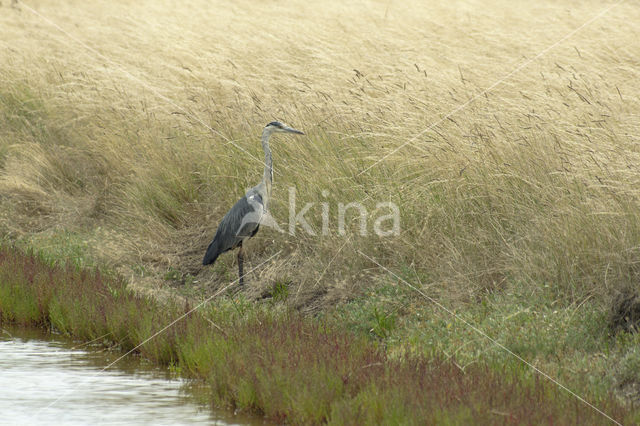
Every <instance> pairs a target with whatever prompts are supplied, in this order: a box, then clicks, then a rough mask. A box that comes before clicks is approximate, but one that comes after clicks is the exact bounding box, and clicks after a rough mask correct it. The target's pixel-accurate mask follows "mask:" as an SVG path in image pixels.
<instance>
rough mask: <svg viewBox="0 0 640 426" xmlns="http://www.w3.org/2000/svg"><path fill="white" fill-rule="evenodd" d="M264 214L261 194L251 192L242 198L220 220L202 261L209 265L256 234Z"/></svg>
mask: <svg viewBox="0 0 640 426" xmlns="http://www.w3.org/2000/svg"><path fill="white" fill-rule="evenodd" d="M263 215H264V205H263V203H262V197H261V196H260V194H258V193H251V192H249V193H247V195H245V196H244V197H242V198H240V199H239V200H238V202H236V203H235V204H234V205H233V207H231V210H229V211H228V212H227V214H226V215H224V217H223V218H222V221H220V225H218V230H217V231H216V235H215V237H213V241H212V242H211V244H209V248H207V253H206V254H205V256H204V259H203V261H202V263H203V264H205V265H207V264H210V263H213V262H215V260H216V258H217V257H218V256H219V255H220V254H222V253H224V252H225V251H228V250H231V249H233V248H235V247H237V246H238V244H240V243H241V242H242V240H244V239H246V238H249V237H252V236H254V235H255V233H256V232H258V227H259V225H260V221H261V220H262V217H263Z"/></svg>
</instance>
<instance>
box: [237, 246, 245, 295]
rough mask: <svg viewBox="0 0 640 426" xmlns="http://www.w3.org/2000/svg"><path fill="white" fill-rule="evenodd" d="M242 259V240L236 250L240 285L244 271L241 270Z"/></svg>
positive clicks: (242, 281) (242, 282)
mask: <svg viewBox="0 0 640 426" xmlns="http://www.w3.org/2000/svg"><path fill="white" fill-rule="evenodd" d="M243 261H244V253H243V252H242V242H241V243H240V249H239V250H238V276H239V277H240V285H244V272H243V271H242V263H243Z"/></svg>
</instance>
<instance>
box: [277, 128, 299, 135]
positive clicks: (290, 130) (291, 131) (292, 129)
mask: <svg viewBox="0 0 640 426" xmlns="http://www.w3.org/2000/svg"><path fill="white" fill-rule="evenodd" d="M282 130H284V131H285V132H288V133H295V134H296V135H304V132H301V131H300V130H296V129H294V128H293V127H287V126H285V127H283V128H282Z"/></svg>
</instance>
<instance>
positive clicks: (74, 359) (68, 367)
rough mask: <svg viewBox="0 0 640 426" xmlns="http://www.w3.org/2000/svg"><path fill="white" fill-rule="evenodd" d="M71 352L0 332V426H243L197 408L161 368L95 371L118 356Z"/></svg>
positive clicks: (36, 335)
mask: <svg viewBox="0 0 640 426" xmlns="http://www.w3.org/2000/svg"><path fill="white" fill-rule="evenodd" d="M77 346H78V345H77V344H76V345H75V346H74V344H73V342H70V341H69V340H65V339H62V338H60V337H52V336H49V335H43V334H42V333H40V332H38V331H35V330H28V329H18V328H9V329H8V328H7V327H3V328H2V334H1V335H0V413H1V414H0V424H28V425H36V424H41V425H51V424H65V425H76V424H77V425H86V424H123V425H124V424H126V425H142V424H153V425H176V424H188V425H200V424H219V425H227V424H247V422H245V421H244V419H237V418H229V416H226V418H225V415H224V413H221V414H220V415H219V416H217V415H216V413H213V412H212V411H211V410H210V409H209V408H208V407H203V406H200V405H198V404H196V403H195V401H194V398H193V396H190V395H189V394H186V393H185V392H183V389H184V381H183V380H180V379H176V378H171V377H169V374H168V372H167V371H166V370H165V371H162V370H160V369H156V368H152V367H150V366H148V365H145V364H144V363H142V362H140V361H139V360H136V359H130V358H127V359H124V360H122V361H119V362H118V364H117V365H116V366H114V367H111V368H110V369H109V370H106V371H103V372H101V370H102V369H103V368H104V366H106V365H107V364H108V363H109V362H110V361H113V360H114V359H115V358H116V357H117V356H119V354H114V353H111V354H109V353H105V352H102V351H97V350H83V349H77V348H76V347H77ZM51 404H53V405H51ZM250 423H255V422H250Z"/></svg>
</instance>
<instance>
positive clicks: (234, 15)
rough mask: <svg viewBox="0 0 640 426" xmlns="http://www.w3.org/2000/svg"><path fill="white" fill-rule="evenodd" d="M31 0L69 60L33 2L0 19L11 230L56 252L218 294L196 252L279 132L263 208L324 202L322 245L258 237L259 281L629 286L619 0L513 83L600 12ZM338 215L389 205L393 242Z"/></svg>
mask: <svg viewBox="0 0 640 426" xmlns="http://www.w3.org/2000/svg"><path fill="white" fill-rule="evenodd" d="M26 4H27V5H28V6H32V7H34V8H35V9H36V10H37V11H38V13H40V14H42V15H43V16H45V17H47V18H49V19H51V20H53V21H55V22H56V23H58V24H59V25H60V27H62V28H63V29H64V31H66V32H68V33H69V35H70V36H72V37H73V38H75V39H77V40H80V41H81V42H82V44H84V45H81V44H80V43H78V42H76V41H74V40H72V39H71V38H70V37H69V36H67V35H65V34H62V33H61V32H60V31H58V30H57V29H55V28H54V27H52V26H51V25H49V24H48V23H47V22H46V21H44V20H43V19H42V18H41V17H38V16H36V15H34V14H33V13H31V12H30V11H29V10H28V9H27V7H26V6H24V7H23V8H22V10H21V11H18V10H15V9H9V8H6V7H5V8H3V9H1V11H2V13H1V14H0V49H1V51H2V54H0V76H1V81H0V111H1V114H0V165H1V179H0V185H1V187H2V197H1V198H0V200H1V201H0V212H1V216H0V221H1V222H0V223H1V226H2V229H3V232H4V233H5V235H7V236H8V237H9V238H13V239H18V240H22V241H27V242H28V243H29V242H30V243H34V242H38V243H39V244H40V245H41V246H47V244H51V245H55V244H58V243H57V241H59V239H56V238H57V236H59V235H60V233H63V232H67V233H70V234H71V235H73V236H74V239H73V241H74V242H75V243H78V244H81V246H82V247H83V250H85V251H86V253H87V254H86V255H87V256H88V257H91V258H95V259H99V260H100V261H102V262H107V263H108V264H109V265H111V266H113V267H115V268H119V270H120V271H122V272H124V273H125V274H127V276H129V275H130V276H132V281H133V282H136V283H145V284H144V285H146V286H148V287H150V288H156V287H157V285H156V284H154V283H157V282H158V281H161V278H162V276H163V274H164V273H165V272H166V271H167V270H170V268H174V269H176V270H179V271H182V272H184V273H187V272H189V273H192V274H194V275H196V278H197V279H198V280H199V282H200V283H203V284H204V285H214V284H215V283H216V282H220V281H221V280H224V279H226V278H228V277H229V276H233V272H234V268H235V266H234V264H233V256H226V257H224V258H223V259H221V263H220V265H217V266H216V267H215V268H213V270H204V271H199V270H198V266H197V265H198V263H199V261H200V256H201V255H202V252H203V250H204V248H205V247H206V244H207V243H208V241H209V239H210V238H211V237H212V235H213V233H214V231H215V227H216V225H217V222H218V221H219V220H220V218H221V217H222V215H223V214H224V213H225V211H226V210H227V209H228V208H229V207H230V206H231V205H232V204H233V202H234V201H235V200H236V199H237V198H238V197H239V196H241V195H242V194H243V193H244V191H245V189H246V188H248V187H250V186H253V185H255V184H256V183H257V182H258V181H259V179H260V177H261V172H262V164H261V159H262V152H261V149H260V145H259V143H258V137H259V133H260V131H261V128H262V126H263V125H264V124H265V123H266V122H268V121H271V120H273V119H280V120H283V121H285V122H287V123H289V124H291V125H293V126H295V127H297V128H301V129H303V130H304V131H305V132H306V134H307V136H306V137H305V138H304V139H296V138H286V137H281V138H278V139H274V141H273V143H272V148H273V151H274V162H275V168H276V173H275V179H276V181H275V187H274V194H273V198H274V199H273V202H272V212H273V215H274V216H275V218H276V219H277V220H279V221H280V222H281V223H282V225H283V227H284V228H285V229H286V225H287V223H286V222H287V220H288V201H287V197H288V187H289V186H295V187H296V188H297V203H298V206H302V205H304V204H305V203H306V202H315V203H317V204H316V206H315V210H312V211H311V213H310V214H309V215H307V217H309V218H310V221H311V222H313V223H314V224H315V226H316V227H317V228H318V229H319V227H320V226H321V219H320V205H319V204H318V203H321V202H328V203H329V205H330V208H331V223H330V229H331V233H330V235H327V236H322V237H319V236H310V235H307V234H305V233H303V232H302V230H301V229H300V228H298V232H297V235H296V236H295V237H292V236H289V235H286V234H279V233H277V232H275V231H273V230H269V229H265V230H263V231H262V232H260V233H259V234H258V235H257V236H256V238H255V239H254V240H252V242H251V244H250V248H249V253H250V259H249V261H250V262H258V260H259V259H260V258H263V257H266V256H268V255H271V254H273V253H275V252H276V251H278V250H281V249H282V250H283V254H282V255H281V256H280V257H279V258H278V260H277V261H275V262H274V263H273V264H271V265H269V266H268V267H267V268H266V269H263V270H262V271H261V274H260V275H256V276H254V277H252V278H250V282H252V286H254V287H255V286H260V284H262V285H267V284H270V283H271V282H273V281H274V280H279V281H284V282H291V283H292V285H293V286H294V287H293V289H292V291H291V293H292V294H296V296H299V299H296V300H299V301H300V303H312V300H317V299H316V298H317V296H318V295H323V299H321V300H325V301H334V300H336V299H340V298H342V297H344V296H345V295H348V294H353V292H354V291H357V290H358V289H360V288H362V286H366V285H368V284H370V283H371V282H374V281H376V280H377V279H379V277H380V276H381V274H382V271H378V270H376V269H375V268H373V265H371V264H370V263H369V262H367V261H366V259H364V258H363V257H362V256H360V255H359V254H357V252H356V249H360V250H363V251H365V252H367V253H369V254H371V255H373V256H375V257H376V258H378V259H380V261H381V262H382V263H383V264H385V265H387V266H389V267H392V268H393V269H394V270H399V271H404V273H407V274H412V276H413V274H416V275H417V277H418V278H420V281H421V282H422V284H423V285H424V286H425V287H427V288H428V289H429V291H430V292H432V293H433V294H435V295H440V296H444V297H453V298H461V299H468V298H473V297H474V296H476V295H478V294H479V293H481V292H483V291H492V290H494V289H496V288H499V287H501V286H506V285H509V284H511V283H516V284H517V285H523V286H532V287H534V286H539V285H541V284H542V283H546V284H549V285H552V286H553V287H554V288H556V289H557V292H558V297H559V298H563V299H566V300H570V301H575V300H581V299H582V298H584V297H588V296H590V295H592V294H595V295H603V294H606V293H607V292H608V291H609V290H610V289H611V288H614V287H617V286H621V285H628V284H629V283H633V282H637V280H638V274H639V273H640V269H639V266H638V265H639V262H640V245H639V241H640V225H639V224H640V213H639V211H640V210H639V207H640V201H639V198H638V197H639V195H640V171H639V165H640V153H639V149H638V146H639V145H638V143H639V142H640V140H639V137H638V134H639V127H640V123H639V120H638V113H639V112H640V102H639V98H638V93H639V92H640V83H638V81H640V80H639V79H638V77H639V73H640V72H639V70H640V60H639V58H638V55H637V52H638V51H640V45H639V42H638V40H640V37H639V36H640V34H639V33H640V27H639V26H638V25H635V23H637V22H639V19H640V8H639V7H638V5H636V4H634V3H632V2H627V3H623V4H621V5H618V6H617V7H615V8H614V9H612V10H611V11H610V12H609V13H607V14H606V15H605V16H603V17H602V18H600V19H598V20H596V21H594V22H593V23H592V24H590V25H588V26H586V27H585V28H584V29H582V30H581V31H579V32H578V33H576V34H575V35H573V36H572V37H571V38H569V39H567V40H565V41H562V42H561V43H559V44H558V45H557V46H555V47H554V48H553V49H551V50H549V51H547V52H546V53H545V54H544V55H542V56H541V57H539V58H536V59H535V60H533V61H532V62H531V63H529V64H528V65H527V66H525V67H523V68H522V69H521V70H520V71H519V72H517V73H515V74H513V75H510V73H511V72H512V71H513V70H514V69H517V68H518V67H520V66H521V65H522V64H524V63H525V62H527V61H529V60H531V59H533V58H535V57H536V55H537V54H538V53H540V52H542V51H544V50H545V49H547V48H548V47H549V46H551V45H553V44H554V43H556V42H557V41H558V40H561V39H562V38H563V37H564V36H566V35H567V34H568V33H570V32H571V31H573V30H574V29H575V28H577V27H579V26H580V25H581V24H582V23H584V22H586V21H587V20H589V19H591V18H592V17H594V16H595V15H597V14H598V13H599V12H600V11H601V10H602V9H603V8H604V7H605V6H606V4H603V3H602V2H596V1H587V2H575V1H563V2H560V3H558V2H551V1H548V2H542V3H540V2H535V3H531V2H506V1H501V0H493V1H490V2H488V3H487V2H483V3H482V4H480V3H476V2H472V1H459V2H449V3H447V4H442V3H440V2H432V3H427V4H425V3H423V2H402V3H400V4H399V3H390V2H389V3H385V2H365V1H362V2H357V3H350V4H349V5H345V4H343V3H341V2H334V1H332V2H323V3H322V4H314V3H313V2H312V3H309V2H302V1H282V2H277V3H274V2H255V1H240V2H233V3H223V2H216V3H210V2H204V1H190V2H186V3H181V4H180V5H179V6H177V5H176V4H174V3H171V2H156V1H154V2H126V1H122V2H97V3H95V4H94V3H92V4H91V5H85V4H84V3H82V2H72V1H70V2H67V3H66V4H59V3H58V2H52V1H46V0H45V1H33V2H29V1H27V2H26ZM87 47H90V49H91V50H89V49H87ZM504 77H508V78H507V79H506V80H504V82H502V83H501V84H499V85H497V86H493V85H494V83H496V82H497V81H500V80H501V79H503V78H504ZM488 87H492V90H491V91H489V92H487V93H483V91H484V89H486V88H488ZM471 100H473V102H470V103H469V104H468V105H467V106H466V107H464V108H463V109H461V110H460V111H457V112H456V113H454V114H452V115H451V116H448V114H449V113H450V112H451V111H453V110H456V108H458V107H460V106H461V105H464V104H466V103H467V102H469V101H471ZM445 117H446V118H445ZM443 118H444V119H443ZM433 123H437V124H436V125H435V126H432V124H433ZM207 126H210V127H211V128H212V129H214V130H215V132H211V131H210V130H209V129H208V128H207ZM245 151H246V152H245ZM247 152H248V153H249V154H250V155H249V154H247ZM381 158H384V160H383V161H381V162H380V163H379V164H376V165H375V166H374V167H372V168H370V169H369V166H371V165H372V164H374V163H376V162H377V161H378V160H379V159H381ZM323 191H327V193H328V195H327V196H326V197H325V196H323V195H322V192H323ZM352 201H362V202H363V203H364V205H365V206H366V207H367V208H368V210H369V211H370V212H373V211H374V210H375V203H376V202H378V201H392V202H395V203H396V204H398V206H399V207H400V210H401V214H402V221H401V234H400V235H399V236H397V237H393V238H389V237H388V238H378V237H377V236H375V235H370V236H367V237H362V236H360V235H358V234H357V233H356V232H355V230H356V229H357V223H354V224H353V228H352V231H353V232H350V233H348V238H347V240H345V237H343V236H340V235H337V224H336V222H335V220H336V218H337V204H338V203H340V202H341V203H348V202H352ZM299 208H300V207H299ZM374 218H375V215H374V216H373V217H372V218H371V219H374ZM371 222H372V220H371V221H370V224H369V227H368V229H369V231H370V232H371V230H372V226H371ZM64 241H67V240H64ZM338 250H340V253H339V254H338V255H337V256H336V252H337V251H338ZM327 265H329V266H327ZM136 268H138V269H136ZM140 268H142V269H140ZM132 270H135V271H138V270H144V271H146V272H145V273H141V274H133V273H132V272H131V271H132ZM142 275H145V276H149V275H150V276H151V279H149V281H145V278H141V276H142ZM154 277H155V278H154Z"/></svg>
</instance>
